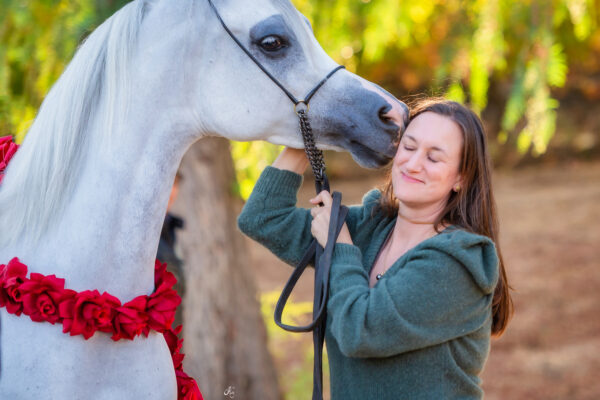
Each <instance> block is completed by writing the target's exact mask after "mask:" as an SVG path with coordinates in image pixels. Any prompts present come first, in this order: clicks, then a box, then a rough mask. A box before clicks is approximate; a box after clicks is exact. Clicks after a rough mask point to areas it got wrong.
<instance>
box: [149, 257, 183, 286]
mask: <svg viewBox="0 0 600 400" xmlns="http://www.w3.org/2000/svg"><path fill="white" fill-rule="evenodd" d="M176 283H177V278H175V276H174V275H173V274H172V273H170V272H169V271H167V264H166V263H161V262H160V261H158V260H156V262H155V263H154V288H155V291H158V290H159V289H160V287H161V286H165V287H167V288H169V289H170V288H172V287H173V286H174V285H175V284H176Z"/></svg>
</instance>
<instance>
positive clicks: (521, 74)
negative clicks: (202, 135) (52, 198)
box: [0, 0, 600, 400]
mask: <svg viewBox="0 0 600 400" xmlns="http://www.w3.org/2000/svg"><path fill="white" fill-rule="evenodd" d="M292 2H293V3H294V4H295V5H296V6H297V8H298V9H299V10H300V11H301V12H303V13H304V14H305V15H306V16H307V17H308V18H309V19H310V21H311V23H312V25H313V28H314V32H315V35H316V37H317V39H318V40H319V41H320V43H321V44H322V46H323V47H324V48H325V50H326V51H327V52H328V53H329V54H330V55H331V56H332V57H333V58H334V59H335V60H336V61H338V62H339V63H342V64H344V65H345V66H346V67H347V68H348V69H349V70H350V71H353V72H356V73H358V74H359V75H361V76H363V77H365V78H366V79H369V80H371V81H374V82H376V83H378V84H380V85H381V86H383V87H385V88H386V89H387V90H388V91H390V92H392V93H393V94H395V95H396V96H397V97H399V98H401V99H402V100H404V101H405V102H408V103H410V102H411V101H413V100H416V99H418V98H421V97H424V96H444V97H447V98H450V99H453V100H457V101H460V102H463V103H465V104H467V105H469V106H470V107H471V108H473V109H474V110H475V111H476V112H477V113H479V114H480V115H481V117H482V119H483V120H484V123H485V126H486V130H487V134H488V141H489V144H490V146H491V150H492V155H493V161H494V166H495V171H496V172H495V175H494V185H495V193H496V196H497V201H498V205H499V211H500V218H501V240H500V245H501V246H502V248H503V252H504V254H505V258H506V264H507V268H508V274H509V281H510V282H511V284H512V286H513V288H514V291H513V298H514V301H515V311H516V313H515V316H514V319H513V321H512V323H511V325H510V326H509V328H508V330H507V332H506V334H505V335H504V336H503V337H502V338H500V339H498V340H495V341H494V342H493V345H492V351H491V354H490V358H489V362H488V366H487V368H486V371H485V373H484V375H483V380H484V389H485V391H486V398H489V399H590V400H591V399H598V398H600V379H598V376H599V373H598V371H600V317H599V316H598V312H597V310H598V307H599V306H600V290H598V287H600V270H599V269H600V261H599V257H600V252H599V250H598V249H599V248H600V227H599V222H600V1H599V0H448V1H442V0H423V1H419V2H415V1H399V0H293V1H292ZM126 3H127V1H123V0H35V1H34V0H0V135H6V134H12V135H14V136H15V138H16V140H17V142H21V141H22V140H23V138H24V136H25V135H26V133H27V129H28V127H29V126H30V124H31V122H32V121H33V119H34V118H35V114H36V110H37V108H38V107H39V105H40V104H41V101H42V100H43V98H44V96H45V94H46V93H47V92H48V90H49V88H50V87H51V85H52V84H53V82H54V81H55V80H56V79H57V78H58V77H59V76H60V74H61V72H62V71H63V69H64V68H65V66H66V64H67V63H68V61H69V60H70V59H71V57H72V56H73V54H74V52H75V50H76V48H77V45H78V44H79V43H80V42H81V41H82V40H83V39H84V38H85V37H86V35H87V34H89V32H91V30H93V29H94V28H95V27H96V26H98V24H100V23H101V22H102V21H104V20H105V19H106V18H108V17H109V16H110V15H111V14H112V13H113V12H115V11H116V10H118V9H119V8H120V7H122V6H123V5H124V4H126ZM220 148H221V149H223V148H224V149H225V150H224V151H226V152H227V153H228V154H231V156H232V159H233V161H234V165H235V172H234V173H233V172H232V174H231V177H230V178H231V179H229V178H227V179H225V182H224V183H223V184H225V185H226V190H227V191H228V192H230V193H231V194H232V197H233V198H234V199H235V200H234V201H233V206H232V211H231V213H233V214H235V213H236V212H238V211H239V208H240V207H241V205H242V204H243V199H245V198H247V196H248V194H249V193H250V191H251V190H252V187H253V185H254V182H255V181H256V178H257V177H258V174H260V172H261V171H262V169H263V168H264V167H265V166H266V165H268V164H269V163H270V162H271V161H272V160H273V159H274V157H275V156H276V155H277V153H278V151H279V148H278V147H276V146H272V145H269V144H266V143H260V142H253V143H231V144H230V145H229V144H228V145H226V146H225V147H220ZM326 158H327V164H328V170H329V174H330V176H331V178H332V179H333V182H334V187H335V188H336V189H338V190H342V191H343V193H344V199H345V202H347V203H358V202H359V201H360V199H361V196H362V194H363V193H364V192H366V191H367V190H369V189H370V188H372V187H374V186H377V185H378V184H379V183H380V182H381V180H382V177H383V172H382V171H367V170H362V169H360V168H358V167H357V166H356V165H355V164H354V163H353V162H352V160H351V159H350V158H349V157H348V156H346V155H344V154H338V153H328V154H327V155H326ZM184 180H185V181H186V182H188V184H190V182H192V181H193V180H194V173H193V172H188V173H185V174H184ZM306 180H307V181H310V177H309V176H307V177H306ZM311 188H312V185H311V184H310V182H307V184H305V186H304V188H303V190H302V192H301V194H300V202H301V204H303V205H305V206H308V203H307V202H306V199H307V198H308V197H309V196H310V195H311V194H312V193H311V190H312V189H311ZM175 211H176V212H178V213H179V214H180V215H182V216H183V217H184V218H185V217H186V213H187V209H186V204H185V203H181V204H177V203H176V205H175ZM235 234H238V235H239V233H235ZM241 240H242V241H243V244H242V245H241V246H243V247H244V249H245V250H244V251H245V252H246V253H245V254H247V257H246V258H245V268H247V269H249V271H251V273H250V274H249V275H248V276H249V278H247V279H250V280H251V281H249V282H246V286H248V287H250V289H251V291H252V295H253V296H254V297H255V298H256V300H257V302H256V307H257V313H258V307H259V306H260V313H259V314H258V315H262V316H263V318H264V325H262V326H263V327H265V328H266V329H265V332H266V337H267V338H268V344H267V347H265V349H266V348H268V351H269V359H270V360H271V361H270V362H272V363H274V366H275V371H276V374H277V379H276V381H274V382H271V385H272V386H275V387H277V390H276V391H277V397H278V398H285V399H307V398H309V397H310V393H311V379H312V353H311V338H310V335H292V334H287V333H284V332H282V331H280V330H278V329H277V328H276V327H275V326H274V324H273V323H272V311H273V307H274V304H275V301H276V299H277V296H278V294H279V292H280V290H281V288H282V287H283V284H284V282H285V280H286V279H287V275H288V274H289V273H290V271H291V269H290V268H287V267H285V266H283V264H282V263H281V262H279V261H278V260H276V259H275V258H274V257H273V256H272V255H270V254H269V253H268V252H267V251H265V250H264V249H262V248H260V247H259V246H257V245H256V244H254V243H252V242H251V241H249V240H246V239H241ZM189 251H191V252H193V249H192V250H189ZM189 251H188V252H186V251H183V253H184V254H190V253H189ZM222 251H226V250H222ZM184 264H185V261H184ZM192 267H193V266H190V263H187V266H186V268H188V269H189V268H192ZM234 271H235V268H234ZM186 290H187V292H190V291H192V292H193V291H194V290H195V287H194V286H193V285H192V286H190V285H188V286H187V289H186ZM311 295H312V293H311V289H310V281H309V280H308V279H305V280H303V282H302V283H301V285H300V288H299V291H298V293H297V295H296V297H295V299H294V300H295V303H294V304H293V305H292V307H291V308H290V309H289V315H288V317H289V318H292V319H302V318H303V317H305V316H306V314H307V313H309V312H310V304H309V301H310V298H311ZM186 296H187V294H186ZM186 301H188V298H187V297H186ZM190 301H193V300H190ZM196 301H205V302H207V303H208V302H209V300H207V299H204V300H203V299H202V298H200V299H198V300H196ZM186 307H188V309H192V308H193V307H192V306H186ZM188 315H189V314H188ZM223 318H225V317H223ZM184 322H185V319H184ZM261 323H262V321H261ZM187 329H194V327H190V328H187ZM234 336H235V335H234ZM228 340H234V339H231V337H229V338H228ZM232 347H235V346H232ZM236 351H237V350H236ZM265 351H266V350H265ZM195 358H199V359H202V357H201V355H197V354H193V353H192V354H190V353H189V352H188V360H186V362H193V360H194V359H195ZM190 360H191V361H190ZM197 363H198V364H201V363H202V362H201V361H197ZM205 363H207V361H206V359H205ZM203 371H205V370H203V369H202V368H198V369H197V372H196V377H197V378H198V380H199V381H200V382H201V388H202V390H203V392H204V393H205V396H206V398H209V399H210V398H222V397H223V395H222V393H223V390H224V389H226V388H227V387H228V386H235V385H236V384H237V386H236V387H237V389H236V393H237V394H236V397H237V398H242V399H246V398H259V397H256V396H258V395H250V393H251V391H250V389H248V390H246V388H247V387H248V388H249V387H250V386H251V383H247V382H246V383H241V382H238V380H239V378H238V377H233V376H234V375H235V374H234V375H232V376H228V375H227V374H229V372H227V371H224V372H223V374H224V375H225V377H224V378H222V379H221V380H220V381H219V383H214V380H213V381H212V382H211V379H216V378H213V377H211V378H210V379H209V378H207V377H206V376H207V373H205V372H203ZM236 373H239V372H236ZM235 376H237V375H235ZM248 380H249V381H251V380H252V379H248ZM213 387H214V388H215V389H213ZM252 393H255V392H252ZM207 394H208V395H207ZM253 396H254V397H253ZM398 396H399V397H398ZM267 397H268V396H266V397H264V398H267ZM390 398H401V396H400V395H398V394H390Z"/></svg>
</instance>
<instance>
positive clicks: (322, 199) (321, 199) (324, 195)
mask: <svg viewBox="0 0 600 400" xmlns="http://www.w3.org/2000/svg"><path fill="white" fill-rule="evenodd" d="M309 201H310V202H311V203H312V204H319V203H323V205H324V206H325V207H330V206H331V204H332V203H333V197H331V194H330V193H329V192H328V191H327V190H323V191H321V193H319V194H318V195H316V196H315V197H313V198H312V199H310V200H309Z"/></svg>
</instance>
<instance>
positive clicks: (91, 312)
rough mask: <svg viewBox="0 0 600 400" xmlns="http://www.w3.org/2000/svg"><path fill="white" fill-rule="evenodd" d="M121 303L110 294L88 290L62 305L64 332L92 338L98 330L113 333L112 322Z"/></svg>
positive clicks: (60, 309)
mask: <svg viewBox="0 0 600 400" xmlns="http://www.w3.org/2000/svg"><path fill="white" fill-rule="evenodd" d="M120 306H121V302H120V301H119V299H117V298H116V297H114V296H111V295H110V294H108V293H106V292H105V293H102V295H100V293H99V292H98V291H97V290H86V291H83V292H81V293H77V294H76V295H75V296H74V297H73V298H71V299H68V300H65V301H63V302H62V303H60V306H59V313H60V317H61V318H63V332H64V333H67V332H69V334H70V335H71V336H75V335H80V334H81V335H83V337H84V338H85V339H89V338H90V337H92V335H93V334H94V332H96V331H97V330H99V331H102V332H112V320H113V318H114V316H115V314H116V309H117V308H118V307H120Z"/></svg>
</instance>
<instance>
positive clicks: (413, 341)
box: [238, 100, 511, 400]
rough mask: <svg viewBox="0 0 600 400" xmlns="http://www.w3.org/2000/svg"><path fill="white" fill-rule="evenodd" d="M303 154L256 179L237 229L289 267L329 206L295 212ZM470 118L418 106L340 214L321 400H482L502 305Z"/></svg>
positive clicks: (485, 182)
mask: <svg viewBox="0 0 600 400" xmlns="http://www.w3.org/2000/svg"><path fill="white" fill-rule="evenodd" d="M306 164H307V163H306V161H305V160H304V155H303V154H302V152H300V151H297V150H293V149H289V148H286V149H285V150H284V151H283V152H282V153H281V155H280V156H279V158H278V159H277V160H276V161H275V162H274V163H273V166H272V167H267V169H265V171H264V172H263V174H262V176H261V178H260V179H259V181H258V182H257V184H256V187H255V189H254V192H253V193H252V195H251V196H250V198H249V199H248V202H247V203H246V205H245V207H244V210H243V211H242V213H241V215H240V216H239V219H238V224H239V226H240V229H241V230H242V231H243V232H244V233H246V234H247V235H249V236H250V237H252V238H253V239H255V240H257V241H259V242H260V243H261V244H263V245H264V246H266V247H267V248H269V249H270V250H271V251H272V252H273V253H274V254H276V255H277V256H278V257H280V258H281V259H283V260H284V261H286V262H288V263H290V264H292V265H294V264H295V263H297V262H298V261H299V259H300V258H301V256H302V254H303V252H304V250H305V249H306V248H307V246H308V245H309V243H310V241H311V239H312V238H313V237H315V238H316V239H317V241H319V243H320V244H321V245H323V246H324V245H325V242H326V238H327V230H328V226H329V219H330V214H331V196H330V195H329V193H327V192H321V193H320V194H319V195H318V196H317V197H315V198H314V199H311V203H312V204H313V205H315V206H316V205H317V204H319V203H320V202H322V203H323V204H324V207H314V208H312V209H311V210H306V209H303V208H297V207H296V193H297V191H298V189H299V187H300V185H301V182H302V176H301V175H300V174H301V173H302V172H303V171H304V169H305V168H306ZM497 237H498V226H497V222H496V211H495V207H494V202H493V196H492V190H491V181H490V170H489V158H488V154H487V149H486V141H485V135H484V131H483V128H482V125H481V122H480V121H479V118H478V117H477V116H476V115H475V114H474V113H473V112H472V111H470V110H468V109H467V108H465V107H463V106H462V105H460V104H458V103H454V102H449V101H438V100H430V101H426V102H423V103H421V104H418V105H417V106H416V108H415V109H414V110H413V111H412V115H411V120H410V123H409V125H408V127H407V128H406V131H405V133H404V134H403V135H402V136H401V140H400V143H399V148H398V150H397V152H396V156H395V158H394V162H393V165H392V170H391V174H390V179H389V181H388V183H387V185H386V187H385V188H384V189H383V191H381V190H372V191H370V192H369V193H367V194H366V195H365V197H364V199H363V204H362V205H359V206H353V207H350V210H349V213H348V217H347V219H346V224H345V226H344V228H343V229H342V231H341V233H340V235H339V237H338V239H337V241H336V245H335V249H334V253H333V257H332V263H331V273H330V280H329V282H330V297H329V300H328V303H327V327H326V334H325V340H326V344H327V353H328V356H329V366H330V377H331V385H330V387H331V399H332V400H336V399H359V398H360V399H382V398H389V397H390V393H402V397H403V398H404V397H405V398H424V399H481V398H482V397H483V391H482V389H481V386H480V384H481V380H480V378H479V376H480V374H481V372H482V371H483V368H484V365H485V362H486V360H487V356H488V354H489V350H490V340H491V336H492V335H496V336H499V335H500V334H502V332H503V331H504V329H505V328H506V324H507V322H508V318H509V316H510V313H511V301H510V296H509V293H508V284H507V280H506V274H505V272H504V266H503V263H502V256H501V252H500V248H499V247H498V243H497Z"/></svg>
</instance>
